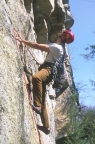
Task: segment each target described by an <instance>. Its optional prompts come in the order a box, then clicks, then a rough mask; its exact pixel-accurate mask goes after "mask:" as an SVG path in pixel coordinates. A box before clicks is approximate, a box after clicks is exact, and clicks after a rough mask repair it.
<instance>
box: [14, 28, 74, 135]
mask: <svg viewBox="0 0 95 144" xmlns="http://www.w3.org/2000/svg"><path fill="white" fill-rule="evenodd" d="M16 39H17V40H18V41H20V42H22V43H24V44H25V45H28V46H30V47H31V48H34V49H38V50H41V51H45V52H47V53H48V54H47V57H46V59H45V61H44V63H43V64H42V66H41V67H40V68H39V71H38V72H37V73H36V74H34V75H33V76H32V84H33V102H34V103H33V105H32V107H33V110H34V111H36V113H38V114H40V115H41V119H42V123H43V129H44V130H43V131H44V132H45V133H47V134H49V132H50V126H49V120H48V114H47V110H46V102H45V91H46V81H47V80H48V79H49V78H50V76H51V75H52V68H51V64H52V63H55V62H56V60H57V59H58V58H60V56H62V55H64V47H65V43H67V44H69V43H71V42H73V41H74V34H73V33H72V32H71V30H64V31H61V32H59V33H58V36H57V42H56V43H50V44H38V43H35V42H30V41H27V40H25V39H23V38H21V37H20V36H18V37H16Z"/></svg>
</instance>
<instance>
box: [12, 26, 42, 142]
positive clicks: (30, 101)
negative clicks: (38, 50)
mask: <svg viewBox="0 0 95 144" xmlns="http://www.w3.org/2000/svg"><path fill="white" fill-rule="evenodd" d="M13 32H14V38H15V42H16V47H17V50H18V55H19V57H20V50H19V46H18V43H17V40H16V37H18V36H19V37H20V35H19V34H18V32H17V30H16V29H15V28H14V29H13ZM27 50H28V51H29V49H28V48H27ZM29 53H30V54H31V55H32V53H31V52H30V51H29ZM32 57H33V55H32ZM33 59H34V60H35V58H34V57H33ZM35 61H36V60H35ZM36 63H37V64H39V63H38V62H37V61H36ZM23 75H24V81H25V86H26V90H27V93H28V100H29V105H30V106H31V109H32V113H33V117H34V121H35V124H36V118H35V115H34V110H33V108H32V99H31V96H30V92H29V90H28V85H27V82H26V75H25V73H24V72H23ZM36 129H37V132H38V136H39V142H40V144H42V142H41V139H40V133H39V130H38V127H37V124H36Z"/></svg>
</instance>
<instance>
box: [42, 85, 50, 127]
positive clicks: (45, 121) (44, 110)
mask: <svg viewBox="0 0 95 144" xmlns="http://www.w3.org/2000/svg"><path fill="white" fill-rule="evenodd" d="M45 93H46V83H45V82H44V83H43V93H42V97H43V99H42V112H41V119H42V123H43V125H44V127H45V128H46V129H48V128H49V119H48V113H47V108H46V101H45Z"/></svg>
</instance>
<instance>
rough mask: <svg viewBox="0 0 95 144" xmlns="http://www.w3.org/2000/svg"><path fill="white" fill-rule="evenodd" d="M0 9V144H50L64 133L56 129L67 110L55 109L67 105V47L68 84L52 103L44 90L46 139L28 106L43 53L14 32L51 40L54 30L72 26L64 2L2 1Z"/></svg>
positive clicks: (68, 8)
mask: <svg viewBox="0 0 95 144" xmlns="http://www.w3.org/2000/svg"><path fill="white" fill-rule="evenodd" d="M0 8H1V10H0V144H46V143H47V144H55V137H56V139H59V138H60V137H62V136H63V135H64V132H63V131H62V132H61V134H60V131H61V129H62V128H63V127H64V126H65V125H66V120H67V121H68V118H67V116H66V109H65V110H64V112H63V113H61V111H60V110H62V108H64V107H67V105H66V104H65V101H67V97H70V96H71V94H72V92H71V89H70V87H71V86H72V87H73V80H72V71H71V66H70V59H69V54H68V51H67V47H66V51H67V52H66V58H65V62H64V65H65V67H66V74H67V77H68V81H69V85H70V86H69V88H68V89H67V90H65V91H64V90H63V91H62V94H61V96H60V97H58V98H57V99H51V98H50V97H49V95H50V94H49V89H50V87H49V85H48V86H47V91H46V100H47V110H48V114H49V120H50V126H51V132H50V134H49V135H46V134H44V133H43V132H42V131H40V130H38V129H37V127H36V124H39V125H42V123H41V119H40V116H39V115H37V114H36V113H34V112H33V110H32V109H31V106H30V105H29V98H30V96H31V97H32V84H31V79H32V75H33V74H34V73H36V72H37V71H38V67H39V64H41V63H42V62H43V60H44V58H45V56H46V53H44V52H41V51H39V50H34V49H30V48H29V47H26V46H24V45H22V44H21V43H19V42H17V41H16V39H15V36H16V35H17V34H18V33H19V34H20V35H21V36H22V37H23V38H25V39H27V40H30V41H34V42H36V41H37V42H38V43H48V42H55V41H56V35H57V32H58V31H60V30H62V29H69V28H71V27H72V25H73V23H74V19H73V17H72V15H71V13H70V6H69V1H68V0H56V1H55V0H40V1H39V0H34V1H33V0H16V1H15V2H14V0H1V1H0ZM27 88H28V89H27ZM55 104H56V110H55V116H54V109H55ZM59 105H60V106H59ZM68 105H69V104H68ZM68 107H69V106H68ZM59 116H60V117H59ZM59 123H60V125H59ZM55 125H56V127H55Z"/></svg>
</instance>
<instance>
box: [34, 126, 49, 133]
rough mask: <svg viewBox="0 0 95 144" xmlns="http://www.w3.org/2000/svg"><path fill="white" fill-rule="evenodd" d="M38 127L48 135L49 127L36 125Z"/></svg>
mask: <svg viewBox="0 0 95 144" xmlns="http://www.w3.org/2000/svg"><path fill="white" fill-rule="evenodd" d="M37 127H38V129H39V130H41V131H43V132H44V133H45V134H46V135H48V134H49V133H50V129H49V128H45V127H44V126H39V125H37Z"/></svg>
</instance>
